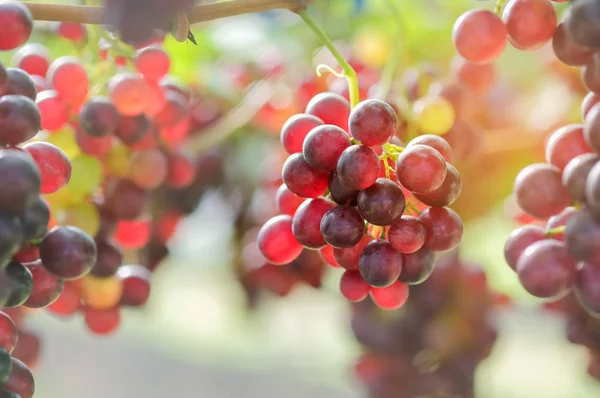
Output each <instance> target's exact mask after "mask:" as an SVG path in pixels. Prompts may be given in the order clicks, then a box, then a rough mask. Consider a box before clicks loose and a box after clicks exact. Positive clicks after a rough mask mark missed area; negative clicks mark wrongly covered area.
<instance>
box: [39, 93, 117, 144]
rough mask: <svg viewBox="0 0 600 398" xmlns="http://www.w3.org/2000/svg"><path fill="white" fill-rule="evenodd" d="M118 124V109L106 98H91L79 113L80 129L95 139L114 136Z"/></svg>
mask: <svg viewBox="0 0 600 398" xmlns="http://www.w3.org/2000/svg"><path fill="white" fill-rule="evenodd" d="M42 116H43V115H42ZM42 120H43V118H42ZM118 124H119V113H118V112H117V108H115V106H114V104H113V103H112V101H111V100H110V99H108V98H106V97H101V96H95V97H92V98H90V99H89V100H88V101H87V102H86V103H85V105H84V106H83V108H81V111H80V112H79V125H80V127H81V128H82V129H83V130H84V131H85V132H86V133H87V134H89V135H91V136H94V137H105V136H107V135H109V134H112V133H113V132H114V131H115V129H116V128H117V125H118Z"/></svg>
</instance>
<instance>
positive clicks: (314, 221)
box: [292, 198, 335, 249]
mask: <svg viewBox="0 0 600 398" xmlns="http://www.w3.org/2000/svg"><path fill="white" fill-rule="evenodd" d="M334 207H335V203H333V202H332V201H330V200H328V199H325V198H315V199H309V200H306V201H305V202H304V203H302V204H301V205H300V207H298V210H296V213H295V214H294V218H293V222H292V231H293V233H294V236H295V237H296V239H297V240H298V242H300V243H301V244H302V245H303V246H304V247H306V248H309V249H320V248H321V247H323V246H325V245H326V244H327V242H326V241H325V239H324V238H323V234H322V233H321V220H322V219H323V216H324V215H325V213H327V212H328V211H329V210H331V209H333V208H334Z"/></svg>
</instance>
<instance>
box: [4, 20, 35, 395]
mask: <svg viewBox="0 0 600 398" xmlns="http://www.w3.org/2000/svg"><path fill="white" fill-rule="evenodd" d="M1 12H2V11H1V9H0V13H1ZM11 360H12V371H11V372H10V376H9V377H8V380H7V381H6V383H4V384H3V385H2V387H4V388H7V389H9V390H10V391H14V392H16V393H17V394H19V396H20V397H21V398H32V397H33V394H34V392H35V381H34V379H33V374H32V373H31V370H29V368H28V367H27V365H25V364H24V363H23V362H22V361H20V360H18V359H16V358H12V359H11Z"/></svg>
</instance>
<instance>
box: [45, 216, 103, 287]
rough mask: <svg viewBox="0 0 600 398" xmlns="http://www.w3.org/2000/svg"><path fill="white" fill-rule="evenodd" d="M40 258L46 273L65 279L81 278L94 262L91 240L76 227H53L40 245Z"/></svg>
mask: <svg viewBox="0 0 600 398" xmlns="http://www.w3.org/2000/svg"><path fill="white" fill-rule="evenodd" d="M40 258H41V260H42V263H43V264H44V266H45V267H46V268H47V269H48V271H50V272H52V273H53V274H55V275H57V276H60V277H62V278H65V279H77V278H81V277H82V276H84V275H85V274H87V273H88V272H90V270H91V269H92V267H93V266H94V264H95V262H96V245H95V244H94V241H93V239H92V238H90V237H89V236H88V234H86V233H85V232H83V231H82V230H80V229H79V228H76V227H71V226H61V227H55V228H53V229H52V230H50V232H48V233H47V234H46V236H45V237H44V239H43V240H42V243H41V244H40Z"/></svg>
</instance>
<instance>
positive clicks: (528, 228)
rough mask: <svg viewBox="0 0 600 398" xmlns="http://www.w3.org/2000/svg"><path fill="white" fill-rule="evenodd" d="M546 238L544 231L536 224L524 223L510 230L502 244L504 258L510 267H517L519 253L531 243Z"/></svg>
mask: <svg viewBox="0 0 600 398" xmlns="http://www.w3.org/2000/svg"><path fill="white" fill-rule="evenodd" d="M544 239H546V232H545V231H544V229H543V228H541V227H538V226H537V225H525V226H522V227H520V228H517V229H515V230H514V231H512V232H511V234H510V235H509V236H508V239H507V240H506V243H505V244H504V258H505V259H506V263H507V264H508V265H509V266H510V267H511V268H512V269H516V268H517V263H518V261H519V258H520V257H521V254H523V252H524V251H525V249H527V248H528V247H529V246H531V245H532V244H533V243H535V242H538V241H540V240H544Z"/></svg>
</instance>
